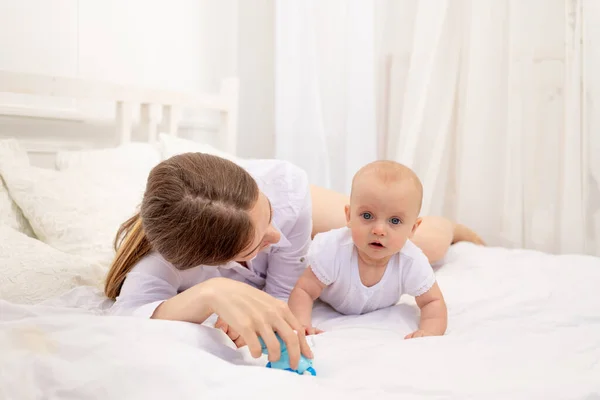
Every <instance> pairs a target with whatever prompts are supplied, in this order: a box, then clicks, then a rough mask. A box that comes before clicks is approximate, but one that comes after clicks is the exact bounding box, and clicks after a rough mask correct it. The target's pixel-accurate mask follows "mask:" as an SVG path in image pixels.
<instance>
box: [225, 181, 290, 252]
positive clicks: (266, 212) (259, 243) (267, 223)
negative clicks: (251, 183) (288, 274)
mask: <svg viewBox="0 0 600 400" xmlns="http://www.w3.org/2000/svg"><path fill="white" fill-rule="evenodd" d="M250 218H251V219H252V224H253V225H254V230H255V237H254V240H252V242H251V243H250V245H249V246H247V247H246V248H245V249H244V250H242V251H241V252H240V253H239V254H238V255H237V257H236V258H235V260H236V261H238V262H242V261H250V260H252V259H253V258H254V257H256V255H257V254H258V252H259V251H261V250H264V249H266V248H267V247H269V246H270V245H272V244H274V243H277V242H279V239H280V238H281V234H280V233H279V231H278V230H277V229H275V228H274V227H273V224H272V223H271V222H272V219H273V208H272V207H271V202H270V201H269V199H268V198H267V196H265V195H264V193H263V192H260V194H259V195H258V201H257V202H256V204H255V205H254V207H253V208H252V209H251V210H250Z"/></svg>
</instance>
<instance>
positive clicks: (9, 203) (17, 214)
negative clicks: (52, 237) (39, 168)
mask: <svg viewBox="0 0 600 400" xmlns="http://www.w3.org/2000/svg"><path fill="white" fill-rule="evenodd" d="M0 157H7V159H9V160H11V162H13V163H15V165H29V158H28V157H27V153H26V152H25V151H24V150H22V149H21V148H20V147H19V145H18V142H17V141H16V140H15V139H5V140H0ZM0 224H4V225H7V226H10V227H11V228H14V229H16V230H17V231H19V232H23V233H24V234H26V235H28V236H34V233H33V231H32V229H31V226H30V225H29V222H28V221H27V219H26V218H25V216H24V215H23V212H22V211H21V209H20V208H19V206H18V205H17V204H16V203H15V202H14V201H13V199H12V198H11V197H10V194H9V193H8V189H7V188H6V185H5V184H4V180H3V179H2V176H1V175H0Z"/></svg>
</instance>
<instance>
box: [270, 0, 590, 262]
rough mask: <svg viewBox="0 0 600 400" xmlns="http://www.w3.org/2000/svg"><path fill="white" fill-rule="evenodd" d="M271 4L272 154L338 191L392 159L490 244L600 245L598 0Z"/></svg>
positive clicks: (583, 249)
mask: <svg viewBox="0 0 600 400" xmlns="http://www.w3.org/2000/svg"><path fill="white" fill-rule="evenodd" d="M276 7H277V9H278V11H277V14H276V15H277V18H276V20H277V29H276V32H275V34H276V38H277V43H278V47H277V49H279V47H280V46H281V47H285V49H284V51H283V52H282V53H281V54H276V60H277V65H276V71H277V83H276V86H277V92H276V104H277V107H278V108H280V109H281V110H282V113H278V112H277V110H276V114H277V121H278V123H277V126H276V136H277V137H276V140H277V142H278V146H277V149H278V151H277V154H276V155H277V156H278V157H282V158H287V159H290V160H291V161H294V162H296V163H298V164H299V165H301V166H302V167H304V168H305V169H307V171H309V175H310V177H311V180H312V181H313V182H315V183H318V184H324V185H326V186H328V187H331V188H334V189H336V190H341V191H344V192H348V190H349V183H350V178H351V176H352V174H353V173H354V172H355V170H356V169H358V168H359V167H360V166H361V165H362V164H364V163H366V162H368V161H370V160H372V159H375V158H377V157H380V158H391V159H395V160H397V161H400V162H403V163H405V164H407V165H409V166H411V167H412V168H414V169H415V171H416V172H417V173H418V174H419V176H420V177H421V179H422V180H423V184H424V186H425V193H424V196H425V197H424V203H423V204H424V207H423V213H424V214H442V215H445V216H447V217H449V218H452V219H455V220H458V221H460V222H463V223H466V224H468V225H470V226H472V227H473V228H475V229H476V230H477V231H478V232H480V233H481V234H482V235H483V236H484V238H485V239H486V240H487V241H488V242H489V243H490V244H492V245H499V246H507V247H526V248H533V249H537V250H542V251H547V252H552V253H587V254H595V255H600V189H599V187H600V186H599V183H600V161H599V158H600V157H599V156H600V74H599V73H598V72H597V71H599V70H600V69H599V67H600V39H597V38H600V2H594V1H587V0H528V1H526V2H524V1H520V0H377V1H375V2H361V1H359V0H355V1H349V2H344V1H341V0H340V1H328V2H316V1H306V2H291V1H285V0H278V1H276ZM294 7H295V8H300V9H302V10H292V8H294ZM286 9H287V12H286ZM315 15H316V16H317V17H316V18H313V17H314V16H315ZM292 26H293V27H296V28H297V30H296V31H294V35H292V34H290V31H291V30H292V28H291V27H292ZM299 43H300V44H301V46H300V47H298V44H299ZM294 47H295V49H293V50H291V48H294ZM276 51H278V50H276ZM292 53H293V54H292ZM300 77H302V78H303V79H304V80H303V81H302V83H301V84H300V83H299V81H300ZM306 102H309V104H307V103H306ZM377 118H378V119H377ZM382 140H385V142H382ZM378 141H379V142H378Z"/></svg>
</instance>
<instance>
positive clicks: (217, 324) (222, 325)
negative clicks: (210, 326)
mask: <svg viewBox="0 0 600 400" xmlns="http://www.w3.org/2000/svg"><path fill="white" fill-rule="evenodd" d="M215 328H217V329H220V330H222V331H223V332H225V333H227V331H228V330H229V325H227V323H226V322H225V321H223V319H222V318H221V317H219V318H217V322H215Z"/></svg>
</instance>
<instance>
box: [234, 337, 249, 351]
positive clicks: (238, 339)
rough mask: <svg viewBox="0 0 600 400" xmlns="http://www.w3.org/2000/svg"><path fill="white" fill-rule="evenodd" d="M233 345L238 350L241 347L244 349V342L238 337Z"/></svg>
mask: <svg viewBox="0 0 600 400" xmlns="http://www.w3.org/2000/svg"><path fill="white" fill-rule="evenodd" d="M233 343H235V346H236V347H237V348H238V349H239V348H241V347H244V346H245V345H246V342H245V341H244V338H243V337H241V336H239V337H238V338H237V339H236V340H234V341H233Z"/></svg>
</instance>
